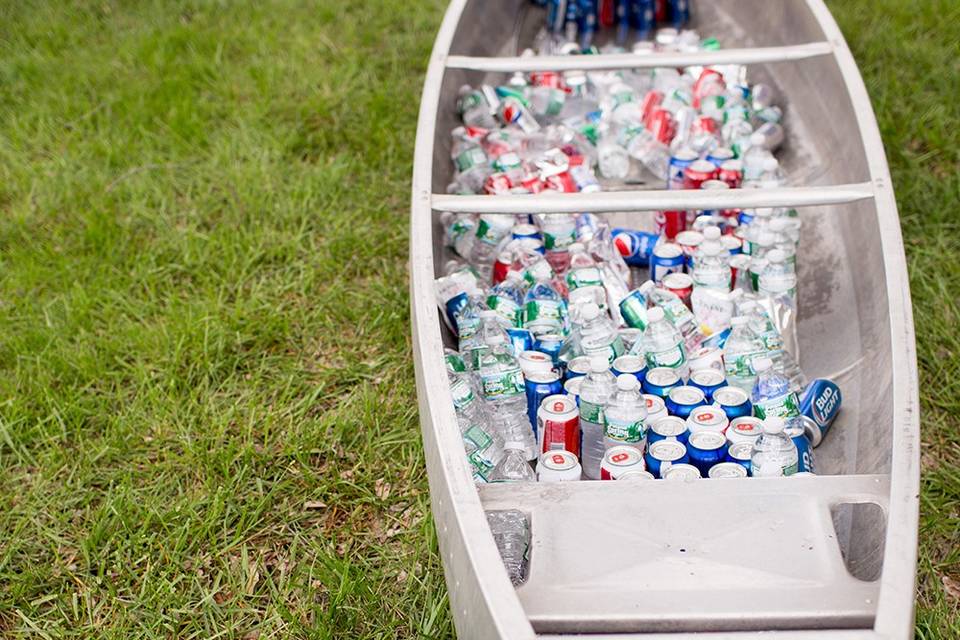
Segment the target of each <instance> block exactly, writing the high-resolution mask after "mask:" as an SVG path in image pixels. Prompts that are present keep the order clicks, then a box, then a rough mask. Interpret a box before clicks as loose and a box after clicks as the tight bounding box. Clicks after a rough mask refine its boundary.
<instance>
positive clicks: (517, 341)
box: [507, 329, 533, 357]
mask: <svg viewBox="0 0 960 640" xmlns="http://www.w3.org/2000/svg"><path fill="white" fill-rule="evenodd" d="M507 336H509V337H510V347H511V348H512V349H513V355H514V356H516V357H519V356H520V354H521V353H523V352H524V351H531V350H532V349H533V334H532V333H530V330H529V329H507Z"/></svg>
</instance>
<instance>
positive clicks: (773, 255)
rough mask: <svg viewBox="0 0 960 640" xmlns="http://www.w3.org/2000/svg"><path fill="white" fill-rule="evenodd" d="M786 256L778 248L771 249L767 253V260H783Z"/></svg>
mask: <svg viewBox="0 0 960 640" xmlns="http://www.w3.org/2000/svg"><path fill="white" fill-rule="evenodd" d="M786 259H787V257H786V256H785V255H783V251H781V250H780V249H773V250H771V251H770V252H769V253H767V262H768V263H769V262H783V261H784V260H786Z"/></svg>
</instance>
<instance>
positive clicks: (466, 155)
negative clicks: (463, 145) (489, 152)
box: [456, 147, 487, 172]
mask: <svg viewBox="0 0 960 640" xmlns="http://www.w3.org/2000/svg"><path fill="white" fill-rule="evenodd" d="M486 161H487V156H486V154H485V153H483V149H481V148H480V147H470V148H469V149H467V150H465V151H462V152H460V155H458V156H457V159H456V164H457V171H461V172H462V171H469V170H470V169H472V168H474V167H476V166H477V165H481V164H484V163H485V162H486Z"/></svg>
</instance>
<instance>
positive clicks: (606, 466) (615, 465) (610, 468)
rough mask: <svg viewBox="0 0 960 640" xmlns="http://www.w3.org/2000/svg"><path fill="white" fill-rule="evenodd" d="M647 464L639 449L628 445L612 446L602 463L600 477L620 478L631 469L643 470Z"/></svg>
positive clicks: (605, 478) (607, 478)
mask: <svg viewBox="0 0 960 640" xmlns="http://www.w3.org/2000/svg"><path fill="white" fill-rule="evenodd" d="M645 466H646V465H644V463H643V455H642V454H641V453H640V450H639V449H635V448H634V447H629V446H627V445H619V446H616V447H610V448H609V449H607V453H606V455H604V456H603V462H601V463H600V479H601V480H619V479H620V478H621V477H623V476H624V475H625V474H627V473H629V472H631V471H643V470H644V467H645Z"/></svg>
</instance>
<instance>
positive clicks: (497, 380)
mask: <svg viewBox="0 0 960 640" xmlns="http://www.w3.org/2000/svg"><path fill="white" fill-rule="evenodd" d="M480 386H481V388H482V390H483V397H484V398H486V399H487V400H497V399H499V398H509V397H511V396H515V395H517V394H520V393H525V391H526V388H525V387H524V384H523V373H522V372H521V371H520V369H514V370H513V371H503V372H499V373H495V374H493V375H486V376H482V377H481V378H480Z"/></svg>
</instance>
